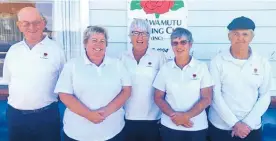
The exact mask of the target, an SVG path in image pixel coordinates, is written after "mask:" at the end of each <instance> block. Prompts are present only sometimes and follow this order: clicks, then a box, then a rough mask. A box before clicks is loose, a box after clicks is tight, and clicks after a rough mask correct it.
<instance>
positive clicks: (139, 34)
mask: <svg viewBox="0 0 276 141" xmlns="http://www.w3.org/2000/svg"><path fill="white" fill-rule="evenodd" d="M131 35H132V36H142V37H148V36H149V33H148V32H139V31H132V32H131Z"/></svg>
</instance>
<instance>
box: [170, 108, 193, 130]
mask: <svg viewBox="0 0 276 141" xmlns="http://www.w3.org/2000/svg"><path fill="white" fill-rule="evenodd" d="M170 117H171V120H172V121H173V122H174V123H175V124H176V125H177V126H179V125H182V126H184V127H186V128H191V127H193V122H192V121H191V120H190V116H189V115H188V114H187V113H183V112H175V113H173V114H171V116H170Z"/></svg>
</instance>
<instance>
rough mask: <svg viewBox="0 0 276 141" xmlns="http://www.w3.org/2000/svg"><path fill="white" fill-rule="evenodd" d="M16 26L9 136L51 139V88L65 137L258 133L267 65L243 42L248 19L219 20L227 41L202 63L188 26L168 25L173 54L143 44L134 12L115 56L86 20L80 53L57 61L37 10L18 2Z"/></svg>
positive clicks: (150, 138)
mask: <svg viewBox="0 0 276 141" xmlns="http://www.w3.org/2000/svg"><path fill="white" fill-rule="evenodd" d="M17 25H18V27H19V30H20V31H21V32H22V33H23V34H24V40H23V41H21V42H19V43H17V44H15V45H13V46H12V47H11V48H10V50H9V51H8V53H7V56H6V59H5V63H4V80H6V82H7V83H8V84H9V94H10V95H9V97H8V108H7V119H8V130H9V138H10V140H11V141H59V140H60V122H59V120H60V117H59V111H58V103H57V101H58V99H57V97H59V98H60V100H61V101H62V102H63V103H64V105H65V106H66V110H65V113H64V118H63V125H64V127H63V129H64V130H63V131H64V132H63V135H64V140H65V141H159V140H162V141H184V140H185V141H205V140H206V136H207V133H208V134H209V136H210V138H211V140H212V141H222V140H223V141H240V140H242V141H261V132H262V131H261V116H262V115H263V114H264V112H265V111H266V110H267V108H268V106H269V103H270V94H269V90H270V85H271V82H270V81H271V70H270V66H269V62H268V61H267V60H266V59H264V58H263V57H261V56H259V55H258V54H257V53H256V52H254V51H253V50H252V48H250V46H249V43H250V42H251V41H252V39H253V37H254V29H255V24H254V22H253V21H252V20H251V19H249V18H246V17H238V18H236V19H234V20H233V21H232V22H231V23H230V24H229V25H228V27H227V28H228V29H229V33H228V37H229V40H230V42H231V47H230V48H229V50H227V51H225V52H222V53H220V54H218V55H217V56H216V57H215V58H213V59H212V60H211V62H210V65H209V68H208V66H207V65H206V64H205V63H204V62H201V61H199V60H197V59H196V58H194V57H193V56H191V55H190V50H191V48H192V44H193V37H192V33H191V32H190V31H189V30H187V29H185V28H181V27H178V28H176V29H175V30H174V31H173V32H172V34H171V39H170V42H171V47H172V50H173V52H174V55H175V58H174V59H173V60H169V61H168V60H167V59H166V57H165V56H164V54H163V53H161V52H157V51H155V50H152V49H150V48H149V46H148V45H149V37H150V32H151V28H150V25H149V24H148V23H147V21H146V20H142V19H134V20H133V22H132V23H131V25H130V29H129V37H130V39H131V44H132V46H133V47H132V49H130V50H128V51H126V52H124V53H122V54H121V55H120V57H119V58H117V59H115V58H111V57H108V56H107V55H106V49H107V46H108V35H107V31H106V30H105V29H104V28H102V27H99V26H89V27H87V29H86V30H85V31H84V34H83V46H84V49H85V53H86V54H85V55H84V56H80V57H76V58H74V59H71V60H69V61H68V62H66V63H65V57H64V54H63V51H62V48H60V47H59V46H58V45H57V44H56V43H55V41H53V40H50V39H49V38H48V37H47V36H44V35H43V30H44V28H45V21H44V20H43V18H42V17H41V15H40V14H39V12H38V11H37V9H35V8H31V7H27V8H23V9H22V10H20V12H19V13H18V23H17ZM209 106H210V108H209V110H206V108H208V107H209ZM206 111H209V112H208V116H207V113H206ZM207 117H208V119H207ZM208 121H210V122H208Z"/></svg>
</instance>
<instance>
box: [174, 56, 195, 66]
mask: <svg viewBox="0 0 276 141" xmlns="http://www.w3.org/2000/svg"><path fill="white" fill-rule="evenodd" d="M195 65H196V61H195V58H194V57H193V56H191V61H190V62H189V63H188V64H187V67H191V68H193V67H194V66H195ZM172 68H179V67H178V66H177V65H176V62H175V58H174V59H173V61H172Z"/></svg>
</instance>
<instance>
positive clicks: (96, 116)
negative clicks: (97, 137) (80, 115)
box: [86, 111, 105, 124]
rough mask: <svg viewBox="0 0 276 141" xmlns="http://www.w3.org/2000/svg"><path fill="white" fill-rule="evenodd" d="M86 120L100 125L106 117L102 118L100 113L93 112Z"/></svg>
mask: <svg viewBox="0 0 276 141" xmlns="http://www.w3.org/2000/svg"><path fill="white" fill-rule="evenodd" d="M86 119H88V120H89V121H91V122H93V123H95V124H98V123H101V122H103V121H104V119H105V117H104V116H102V115H101V114H100V113H99V112H98V111H91V112H90V113H89V114H88V115H87V116H86Z"/></svg>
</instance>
